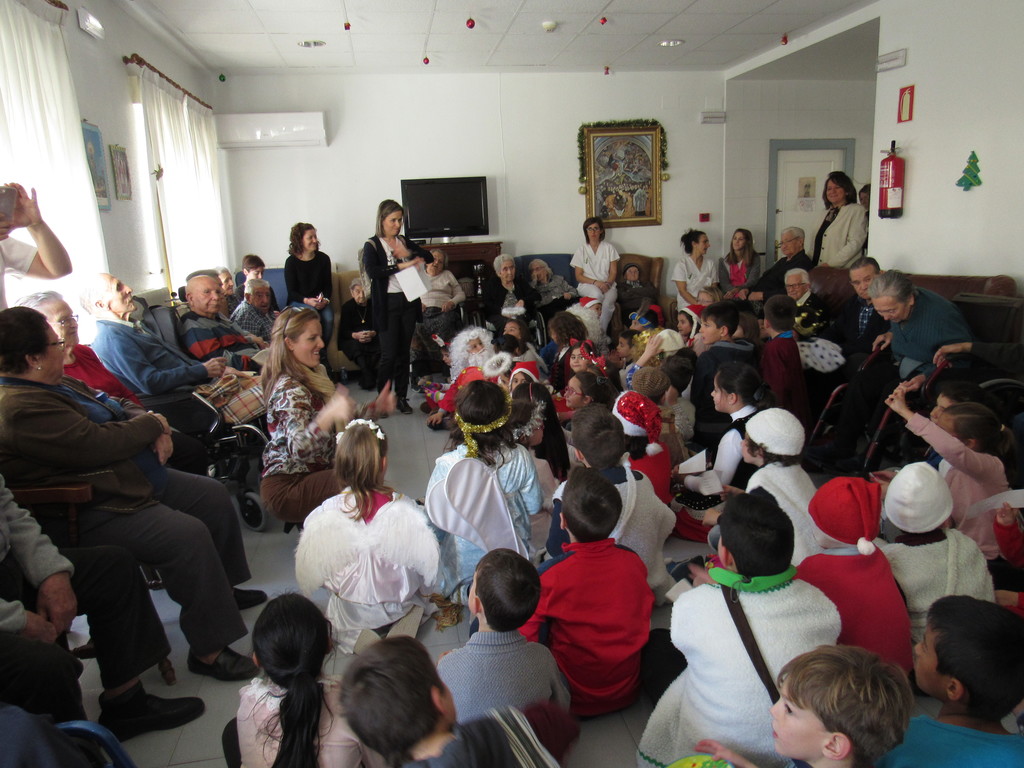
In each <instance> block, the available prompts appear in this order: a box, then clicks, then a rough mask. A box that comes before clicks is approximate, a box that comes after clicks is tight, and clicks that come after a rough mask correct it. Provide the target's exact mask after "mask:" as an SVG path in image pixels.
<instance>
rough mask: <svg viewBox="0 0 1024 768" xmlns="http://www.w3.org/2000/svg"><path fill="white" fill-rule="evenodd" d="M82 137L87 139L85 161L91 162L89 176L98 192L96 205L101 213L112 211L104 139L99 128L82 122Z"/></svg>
mask: <svg viewBox="0 0 1024 768" xmlns="http://www.w3.org/2000/svg"><path fill="white" fill-rule="evenodd" d="M82 136H83V137H84V139H85V159H86V160H87V161H88V162H89V175H90V176H91V177H92V186H93V189H94V190H95V191H96V204H97V205H98V206H99V209H100V210H101V211H109V210H110V183H109V182H108V180H107V164H106V161H105V160H104V158H103V137H102V136H101V135H100V129H99V127H97V126H95V125H93V124H92V123H87V122H85V120H83V121H82Z"/></svg>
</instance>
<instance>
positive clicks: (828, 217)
mask: <svg viewBox="0 0 1024 768" xmlns="http://www.w3.org/2000/svg"><path fill="white" fill-rule="evenodd" d="M821 199H822V201H823V202H824V203H825V216H824V218H823V219H822V222H821V226H820V227H819V228H818V233H817V235H816V236H815V238H814V250H813V252H812V254H811V261H812V262H813V263H814V266H818V264H819V262H820V263H821V264H827V265H828V266H830V267H837V268H839V269H846V268H847V267H849V266H850V264H852V263H853V262H854V261H856V260H857V259H858V258H859V257H860V255H861V252H862V251H863V250H864V243H865V242H866V241H867V239H868V213H867V211H866V210H864V208H863V207H861V205H860V204H859V203H858V202H857V188H856V187H854V186H853V181H852V180H851V179H850V177H849V176H847V175H846V174H845V173H843V172H842V171H833V172H832V173H830V174H829V175H828V177H827V178H826V179H825V188H824V189H823V190H822V192H821Z"/></svg>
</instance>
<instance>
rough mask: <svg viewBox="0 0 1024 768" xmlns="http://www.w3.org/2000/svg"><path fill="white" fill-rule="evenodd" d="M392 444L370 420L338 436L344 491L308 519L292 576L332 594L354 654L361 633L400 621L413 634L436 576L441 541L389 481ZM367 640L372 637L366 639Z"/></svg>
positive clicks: (335, 622) (338, 632)
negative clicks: (389, 454) (390, 445)
mask: <svg viewBox="0 0 1024 768" xmlns="http://www.w3.org/2000/svg"><path fill="white" fill-rule="evenodd" d="M387 448H388V442H387V437H386V436H385V435H384V432H383V430H381V428H380V427H379V426H377V424H375V423H374V422H372V421H366V420H363V419H356V420H355V421H351V422H349V423H348V426H346V427H345V430H344V431H343V432H341V433H340V434H339V435H338V446H337V451H336V453H335V456H334V471H335V474H336V475H337V478H338V487H339V488H342V489H344V490H342V492H341V493H339V494H338V495H337V496H333V497H332V498H330V499H328V500H327V501H325V502H324V503H323V504H321V505H320V506H319V507H317V508H316V509H315V510H313V512H312V513H311V514H310V516H309V517H307V518H306V523H305V526H304V528H303V531H302V537H301V538H300V539H299V546H298V548H297V549H296V552H295V575H296V577H297V579H298V583H299V587H300V589H302V590H303V591H304V592H306V593H307V594H310V593H312V592H313V591H314V590H316V589H317V588H319V587H321V586H323V587H326V588H327V591H328V592H329V593H330V599H329V601H328V603H327V617H328V618H329V619H330V621H331V625H332V626H333V627H334V636H335V640H336V641H337V644H338V648H339V650H341V651H342V652H345V653H349V652H351V651H352V650H353V648H354V647H355V644H356V640H357V639H359V635H360V632H361V631H363V630H370V631H371V632H372V631H373V630H378V629H381V628H383V627H387V626H390V625H394V624H396V622H399V621H400V620H402V619H403V618H404V617H408V618H407V619H406V621H402V622H401V624H400V625H396V627H395V630H396V631H400V632H407V633H409V634H412V635H413V636H415V634H416V630H417V629H418V627H419V620H420V619H421V618H422V616H423V610H424V609H425V608H428V607H429V606H430V602H429V596H430V594H431V593H432V592H433V591H434V582H435V580H436V579H437V569H438V557H439V553H438V544H437V539H436V538H435V536H434V533H433V531H432V529H431V528H430V526H429V525H428V523H427V517H426V515H425V514H424V512H423V510H422V509H421V508H420V507H419V505H417V504H416V503H415V502H413V501H412V500H411V499H409V498H407V497H405V496H403V495H402V494H400V493H398V492H396V491H395V490H394V489H392V488H390V487H389V486H388V485H387V484H386V483H385V480H384V474H385V472H386V471H387V467H388V458H387V453H388V452H387ZM366 639H368V640H374V639H375V638H373V637H372V636H369V635H368V636H367V638H366Z"/></svg>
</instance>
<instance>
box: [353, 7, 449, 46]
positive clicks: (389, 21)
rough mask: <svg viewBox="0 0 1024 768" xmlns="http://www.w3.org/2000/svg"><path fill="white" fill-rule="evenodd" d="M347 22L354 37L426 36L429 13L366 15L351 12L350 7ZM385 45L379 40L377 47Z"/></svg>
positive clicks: (428, 26) (421, 11) (428, 25)
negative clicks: (350, 25) (357, 35)
mask: <svg viewBox="0 0 1024 768" xmlns="http://www.w3.org/2000/svg"><path fill="white" fill-rule="evenodd" d="M348 15H349V18H348V21H351V22H352V34H353V35H356V34H359V35H387V36H388V37H390V36H391V35H402V34H420V35H423V34H426V32H427V30H428V29H429V28H430V12H429V11H424V10H420V11H419V12H417V13H373V14H366V13H363V12H361V11H353V10H352V8H351V5H350V7H349V12H348ZM382 43H383V44H385V45H386V44H387V43H386V41H383V40H379V39H378V41H377V45H378V46H380V45H381V44H382Z"/></svg>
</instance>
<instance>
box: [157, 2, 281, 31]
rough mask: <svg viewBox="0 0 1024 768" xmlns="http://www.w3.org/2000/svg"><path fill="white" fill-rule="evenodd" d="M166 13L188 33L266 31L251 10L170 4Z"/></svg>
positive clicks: (165, 10)
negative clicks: (228, 9)
mask: <svg viewBox="0 0 1024 768" xmlns="http://www.w3.org/2000/svg"><path fill="white" fill-rule="evenodd" d="M164 15H166V16H167V18H168V19H169V20H170V21H171V22H173V23H174V24H175V25H176V26H177V27H178V29H180V30H181V31H182V32H184V33H186V34H197V33H198V34H209V35H217V34H226V35H233V34H242V35H244V34H247V33H257V32H263V31H265V30H264V28H263V25H262V24H261V23H260V20H259V19H258V18H256V14H254V13H253V12H252V11H250V10H244V11H224V10H199V9H195V8H180V7H178V6H176V5H168V6H166V8H165V9H164Z"/></svg>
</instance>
